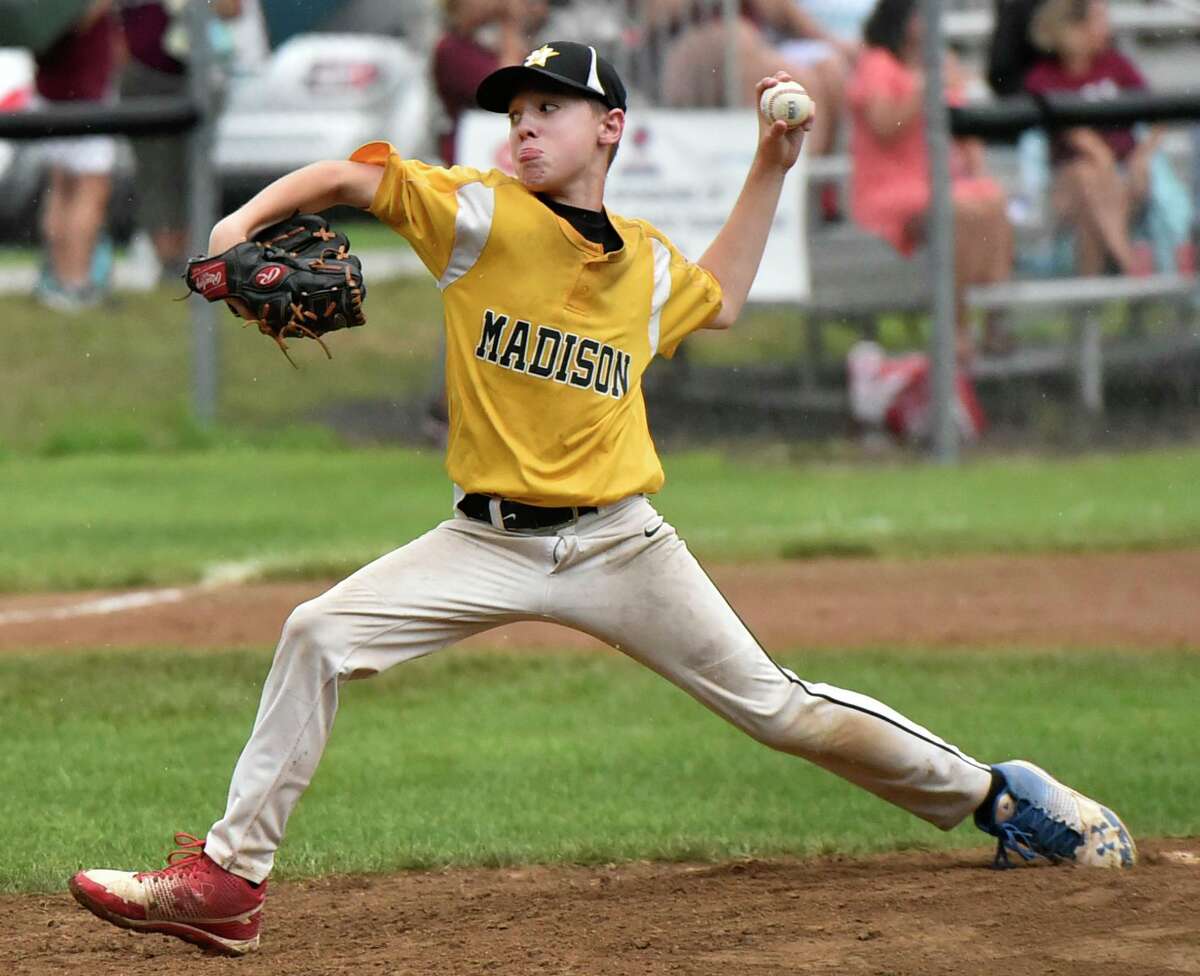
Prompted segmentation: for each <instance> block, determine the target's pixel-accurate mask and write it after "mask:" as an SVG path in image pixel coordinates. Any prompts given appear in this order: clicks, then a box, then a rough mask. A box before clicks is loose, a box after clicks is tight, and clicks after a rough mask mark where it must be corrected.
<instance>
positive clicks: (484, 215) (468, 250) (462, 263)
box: [438, 183, 496, 291]
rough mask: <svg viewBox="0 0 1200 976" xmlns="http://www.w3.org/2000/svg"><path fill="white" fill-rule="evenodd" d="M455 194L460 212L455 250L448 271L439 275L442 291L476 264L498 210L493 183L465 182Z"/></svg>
mask: <svg viewBox="0 0 1200 976" xmlns="http://www.w3.org/2000/svg"><path fill="white" fill-rule="evenodd" d="M455 195H456V196H457V197H458V213H457V214H455V216H454V250H453V251H451V252H450V261H449V263H448V264H447V265H446V270H445V272H444V273H443V274H442V276H441V278H439V279H438V288H440V289H441V290H442V291H445V290H446V289H447V288H449V287H450V286H451V285H452V284H454V283H455V282H456V281H458V279H459V278H461V277H462V276H463V275H465V274H466V273H467V272H468V271H470V270H471V269H472V268H473V267H474V266H475V262H476V261H478V260H479V255H481V254H482V253H483V246H484V245H485V244H486V243H487V239H488V234H490V233H491V232H492V216H493V215H494V213H495V211H496V194H495V191H494V190H493V189H492V188H491V187H490V186H484V185H483V184H482V183H465V184H463V185H462V186H460V187H459V188H458V192H457V193H456V194H455Z"/></svg>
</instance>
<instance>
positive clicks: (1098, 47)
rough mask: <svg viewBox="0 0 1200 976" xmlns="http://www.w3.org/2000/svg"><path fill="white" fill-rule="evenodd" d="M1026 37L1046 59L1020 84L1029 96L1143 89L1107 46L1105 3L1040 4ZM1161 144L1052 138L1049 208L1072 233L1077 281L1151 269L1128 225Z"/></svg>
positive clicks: (1120, 136) (1099, 132)
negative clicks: (1108, 269)
mask: <svg viewBox="0 0 1200 976" xmlns="http://www.w3.org/2000/svg"><path fill="white" fill-rule="evenodd" d="M1030 31H1031V37H1032V39H1033V41H1034V43H1035V44H1036V45H1037V46H1038V48H1039V49H1040V50H1042V51H1043V52H1045V57H1043V59H1042V60H1041V61H1039V62H1038V63H1037V64H1036V65H1035V66H1034V67H1033V68H1032V69H1031V70H1030V72H1029V74H1028V75H1026V78H1025V88H1026V90H1027V91H1029V92H1031V93H1033V94H1035V95H1044V94H1047V93H1049V92H1065V91H1069V92H1079V93H1080V94H1082V95H1085V96H1086V97H1089V98H1093V99H1101V98H1111V97H1113V96H1115V95H1116V94H1117V93H1119V92H1121V91H1137V90H1141V89H1144V88H1145V87H1146V80H1145V78H1143V76H1142V73H1141V72H1140V71H1139V70H1138V69H1137V67H1136V66H1135V65H1134V64H1133V62H1132V61H1130V60H1129V59H1128V58H1127V57H1125V55H1123V54H1121V53H1120V52H1119V51H1118V50H1116V48H1115V47H1113V42H1112V31H1111V28H1110V25H1109V19H1108V4H1107V3H1105V2H1104V0H1046V2H1045V4H1044V5H1043V6H1042V7H1041V8H1040V9H1039V10H1038V12H1037V13H1036V14H1035V16H1034V19H1033V23H1032V26H1031V28H1030ZM1161 138H1162V130H1161V129H1160V128H1154V129H1151V130H1150V132H1149V134H1148V135H1147V136H1146V137H1145V138H1143V139H1142V140H1141V141H1140V142H1139V141H1138V139H1137V138H1136V137H1135V135H1134V132H1133V130H1132V129H1131V128H1129V127H1123V128H1105V129H1090V128H1074V129H1068V130H1066V131H1065V132H1060V133H1054V134H1052V135H1051V139H1050V161H1051V164H1052V166H1053V169H1054V182H1053V189H1052V194H1051V196H1052V201H1053V204H1054V208H1055V211H1056V212H1057V213H1058V214H1059V215H1060V216H1061V217H1062V218H1063V219H1064V220H1065V221H1066V222H1067V223H1068V224H1069V225H1070V226H1071V227H1072V228H1073V229H1074V232H1075V264H1076V269H1077V270H1078V272H1079V274H1081V275H1095V274H1102V273H1103V272H1104V271H1105V269H1106V267H1111V268H1113V269H1114V270H1117V271H1119V272H1121V273H1124V274H1137V273H1145V272H1147V271H1149V270H1150V268H1149V264H1148V261H1147V260H1145V259H1142V258H1139V256H1138V254H1137V252H1136V251H1135V249H1134V247H1133V243H1132V240H1131V236H1130V223H1131V220H1132V219H1133V217H1134V216H1135V215H1136V212H1137V211H1138V210H1139V209H1140V208H1141V207H1142V205H1143V204H1144V203H1145V201H1146V198H1147V194H1148V192H1149V183H1150V160H1151V158H1152V156H1153V154H1154V151H1155V149H1156V148H1157V147H1158V144H1159V142H1160V140H1161Z"/></svg>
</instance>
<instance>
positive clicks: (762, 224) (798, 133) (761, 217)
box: [698, 71, 812, 329]
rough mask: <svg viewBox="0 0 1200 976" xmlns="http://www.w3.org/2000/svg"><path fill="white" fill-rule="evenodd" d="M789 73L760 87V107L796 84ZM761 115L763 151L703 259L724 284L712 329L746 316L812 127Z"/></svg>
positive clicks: (757, 90)
mask: <svg viewBox="0 0 1200 976" xmlns="http://www.w3.org/2000/svg"><path fill="white" fill-rule="evenodd" d="M791 80H792V77H791V75H789V74H788V73H787V72H786V71H777V72H775V74H774V75H773V76H772V77H770V78H764V79H763V80H762V81H760V82H759V83H758V84H757V85H756V86H755V89H754V104H755V105H758V103H759V99H761V98H762V93H763V92H764V91H765V90H766V89H768V88H770V87H771V86H773V85H775V84H777V83H778V82H781V81H791ZM756 114H757V115H758V151H757V152H756V153H755V154H754V161H753V162H752V163H751V164H750V172H749V173H747V174H746V182H745V183H744V184H743V185H742V192H741V193H740V194H739V195H738V198H737V203H735V204H734V205H733V210H732V211H731V212H730V214H729V219H728V220H726V221H725V224H724V226H723V227H722V228H721V230H720V232H719V233H718V234H717V236H716V239H715V240H714V241H713V242H712V243H711V244H710V245H709V246H708V250H707V251H705V252H704V256H703V257H701V258H700V260H699V262H698V264H699V265H700V267H702V268H704V269H706V270H707V271H709V272H711V273H712V275H713V277H715V278H716V279H717V281H719V282H720V283H721V293H722V301H721V311H720V312H719V313H717V316H716V318H714V319H713V320H712V321H711V322H709V323H708V325H707V326H706V328H709V329H728V328H729V327H730V326H731V325H733V323H734V322H735V321H736V320H737V317H738V315H739V314H741V311H742V306H743V305H745V304H746V296H747V295H748V294H749V293H750V285H751V284H752V283H753V281H754V276H755V275H756V274H757V273H758V265H759V263H760V262H761V261H762V256H763V250H764V249H765V248H766V246H767V235H768V234H769V233H770V230H771V222H772V221H773V220H774V219H775V208H776V207H777V206H778V204H779V192H780V190H781V189H782V188H783V178H784V176H786V175H787V171H788V170H789V169H791V168H792V167H793V166H794V165H795V164H796V159H797V158H798V157H799V155H800V147H801V146H802V145H803V143H804V133H805V132H807V131H808V130H809V129H810V128H811V127H812V118H811V117H810V118H809V119H808V121H806V122H805V123H804V124H803V125H801V126H798V127H797V128H795V129H788V127H787V125H786V124H785V123H783V122H774V123H770V122H767V120H766V119H764V118H763V116H762V114H761V113H758V112H756Z"/></svg>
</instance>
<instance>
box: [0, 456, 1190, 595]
mask: <svg viewBox="0 0 1200 976" xmlns="http://www.w3.org/2000/svg"><path fill="white" fill-rule="evenodd" d="M665 464H666V469H667V475H668V479H667V487H666V489H665V490H664V491H663V492H662V494H661V495H660V496H659V498H658V504H659V507H660V508H661V510H662V511H663V512H664V514H666V515H667V517H668V518H670V519H671V521H672V522H673V523H674V524H675V525H676V526H677V527H678V528H679V529H680V531H681V532H682V533H683V535H684V537H685V538H687V539H688V540H689V543H690V544H691V545H692V546H693V548H694V549H695V550H696V551H697V552H698V553H699V554H700V555H701V556H702V557H703V558H715V559H751V560H752V559H762V558H777V557H781V556H782V557H794V558H802V557H806V556H812V555H822V554H833V555H839V554H840V555H864V556H865V555H886V556H921V555H928V554H933V553H957V552H1013V551H1025V552H1030V551H1086V550H1098V549H1145V548H1162V547H1178V546H1184V545H1195V544H1197V543H1200V495H1198V494H1197V492H1196V491H1195V483H1196V474H1197V472H1200V451H1197V450H1195V449H1188V450H1184V449H1175V450H1163V451H1155V452H1146V453H1140V454H1127V455H1095V456H1091V457H1079V458H1071V459H1064V460H1056V461H1048V460H1044V459H1032V458H1030V459H1022V458H1003V459H989V460H979V461H976V462H974V463H970V464H966V465H963V466H961V467H958V468H949V469H948V468H937V467H931V466H923V465H904V466H891V467H884V466H879V467H861V466H851V465H835V464H800V463H794V462H787V461H774V462H772V461H767V460H763V459H762V458H760V457H739V456H726V455H722V454H718V453H690V454H680V455H675V456H669V457H667V458H666V461H665ZM0 484H3V498H4V505H3V506H0V539H3V540H5V544H4V545H0V591H3V590H10V591H11V590H39V589H58V588H73V587H89V586H121V585H142V584H163V583H174V582H181V581H194V580H198V579H201V578H204V577H205V576H206V575H208V574H210V573H212V572H213V571H214V570H215V569H217V568H219V567H221V566H222V565H225V564H229V563H240V564H243V568H244V569H246V570H247V571H248V574H249V575H251V576H259V577H263V578H297V577H312V576H321V575H328V574H333V575H336V574H340V573H345V572H348V571H350V570H352V569H354V568H356V567H357V566H359V565H361V564H362V563H364V562H366V561H368V560H369V559H371V558H373V557H375V556H377V555H380V554H382V553H383V552H387V551H389V550H390V549H393V548H395V547H397V546H399V545H401V544H403V543H404V542H406V541H408V540H409V539H411V538H413V537H414V536H416V535H417V534H419V533H420V532H422V531H424V530H425V529H427V528H429V527H430V526H432V525H433V524H435V523H436V522H437V521H439V520H440V519H442V518H444V517H446V516H447V514H448V512H449V505H450V486H449V483H448V480H447V478H446V475H445V473H444V471H443V470H442V466H441V459H440V456H439V455H437V454H436V453H435V452H432V451H429V452H424V453H421V452H416V451H402V450H353V451H352V450H344V449H339V448H337V447H335V446H330V447H327V448H326V449H324V450H315V449H313V448H311V447H301V448H294V449H287V448H283V447H279V448H276V449H270V450H266V449H259V450H255V449H251V448H230V449H214V450H207V451H194V452H166V453H153V452H150V453H146V452H139V453H134V454H130V455H120V454H94V453H88V454H79V455H68V456H64V457H58V458H44V457H33V456H24V455H14V456H9V457H8V458H7V459H0Z"/></svg>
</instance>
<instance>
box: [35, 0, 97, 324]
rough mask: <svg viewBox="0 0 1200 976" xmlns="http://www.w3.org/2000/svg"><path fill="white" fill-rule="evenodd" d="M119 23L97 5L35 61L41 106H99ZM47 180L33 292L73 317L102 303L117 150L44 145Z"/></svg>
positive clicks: (83, 143)
mask: <svg viewBox="0 0 1200 976" xmlns="http://www.w3.org/2000/svg"><path fill="white" fill-rule="evenodd" d="M116 30H117V28H116V21H115V19H114V17H113V14H112V10H111V2H110V0H96V2H94V3H92V4H91V5H90V6H89V7H88V8H87V9H86V10H85V11H84V13H83V15H82V16H81V17H80V19H79V20H78V21H76V22H75V23H74V24H73V25H72V27H71V28H70V29H69V30H68V31H66V33H64V34H63V36H62V37H60V38H59V39H58V40H57V41H55V43H54V44H53V45H51V47H49V48H48V49H47V50H45V51H43V52H42V53H41V54H39V55H38V56H37V58H36V69H35V75H34V88H35V90H36V91H37V95H38V98H39V100H41V101H42V102H48V103H55V102H101V101H103V100H105V99H106V98H107V97H108V96H109V94H110V91H111V86H112V78H113V70H114V64H115V44H116ZM40 151H41V154H42V158H43V159H44V160H45V163H46V168H47V170H48V174H49V185H48V187H47V190H46V194H45V196H44V197H43V199H42V209H41V230H42V241H43V244H44V246H45V249H46V253H45V261H46V264H45V271H44V273H43V276H42V279H41V280H40V281H39V283H38V286H37V288H36V290H35V292H34V297H35V298H36V299H37V300H38V301H40V302H41V303H42V304H44V305H46V306H48V307H50V308H54V309H56V310H59V311H67V312H75V311H79V310H81V309H83V308H85V307H87V306H88V305H92V304H95V302H96V301H97V300H98V296H97V294H96V291H95V289H94V288H93V287H92V284H91V270H92V256H93V252H94V251H95V248H96V242H97V240H98V238H99V237H100V233H101V229H102V227H103V225H104V220H105V216H106V214H107V209H108V198H109V194H110V193H111V192H112V169H113V164H114V163H115V161H116V143H115V141H114V139H113V137H112V136H72V137H67V138H52V139H45V140H43V141H42V143H41V146H40Z"/></svg>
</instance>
